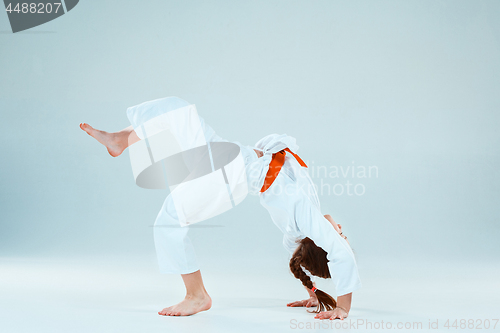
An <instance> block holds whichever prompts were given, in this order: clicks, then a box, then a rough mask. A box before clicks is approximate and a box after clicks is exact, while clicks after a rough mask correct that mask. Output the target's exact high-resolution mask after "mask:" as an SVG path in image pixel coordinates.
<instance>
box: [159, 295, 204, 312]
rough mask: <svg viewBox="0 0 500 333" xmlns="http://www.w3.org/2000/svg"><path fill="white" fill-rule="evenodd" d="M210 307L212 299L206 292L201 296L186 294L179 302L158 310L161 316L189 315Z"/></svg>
mask: <svg viewBox="0 0 500 333" xmlns="http://www.w3.org/2000/svg"><path fill="white" fill-rule="evenodd" d="M211 307H212V299H211V298H210V296H209V295H208V294H205V295H203V296H201V297H194V296H186V298H184V300H183V301H182V302H180V303H179V304H176V305H173V306H169V307H168V308H165V309H163V310H161V311H160V312H158V314H159V315H162V316H190V315H194V314H195V313H198V312H201V311H206V310H208V309H210V308H211Z"/></svg>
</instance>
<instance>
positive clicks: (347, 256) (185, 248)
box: [80, 97, 361, 319]
mask: <svg viewBox="0 0 500 333" xmlns="http://www.w3.org/2000/svg"><path fill="white" fill-rule="evenodd" d="M158 101H160V100H158ZM162 102H166V105H168V107H167V108H166V109H165V110H163V112H169V111H172V110H176V109H179V108H182V107H186V106H188V105H189V103H187V102H186V101H184V100H182V99H180V98H177V97H169V98H167V99H164V100H162ZM135 110H136V109H134V108H129V110H128V111H127V115H128V117H129V120H130V121H131V123H132V126H129V127H127V128H125V129H123V130H122V131H119V132H116V133H107V132H104V131H99V130H96V129H94V128H92V127H91V126H90V125H88V124H85V123H82V124H80V128H81V129H82V130H84V131H85V132H87V133H88V134H89V135H91V136H92V137H94V138H95V139H97V141H99V142H100V143H102V144H103V145H104V146H106V148H107V149H108V152H109V154H110V155H111V156H113V157H116V156H119V155H120V154H121V153H122V152H123V151H124V150H125V149H126V148H127V147H129V146H130V145H132V144H134V143H136V142H139V141H140V140H141V139H143V137H141V136H143V135H142V134H141V133H142V132H141V131H140V128H139V127H140V126H141V125H142V124H143V123H144V119H145V118H144V114H147V113H148V112H145V113H143V114H138V112H137V111H135ZM156 112H157V110H156ZM150 113H151V112H150ZM150 118H151V116H150ZM200 122H201V127H202V129H203V134H204V136H205V139H206V142H209V143H215V142H228V141H226V140H224V139H222V138H220V137H219V136H217V135H216V134H215V132H214V131H213V129H212V128H211V127H210V126H208V125H207V124H205V122H204V121H203V119H202V118H201V117H200ZM235 144H237V145H238V146H239V147H240V151H241V154H242V156H243V157H244V164H245V171H246V175H247V179H248V181H247V182H248V189H249V191H250V193H254V194H256V193H258V194H259V195H260V201H261V204H262V205H263V206H264V207H265V208H266V209H267V210H268V211H269V213H270V215H271V218H272V220H273V222H274V223H275V224H276V225H277V226H278V228H279V229H280V230H281V231H282V232H283V234H284V237H283V245H284V246H285V248H286V249H287V250H288V251H289V253H290V255H291V259H290V264H289V265H290V270H291V271H292V273H293V274H294V276H295V277H296V278H297V279H300V281H301V282H302V284H303V285H304V286H305V288H306V290H307V292H308V293H309V298H308V299H306V300H303V301H296V302H292V303H289V304H288V306H292V307H294V306H305V307H311V306H316V311H315V312H316V313H317V314H316V317H315V318H319V319H336V318H339V319H344V318H346V317H347V316H348V313H349V311H350V308H351V297H352V292H353V291H355V290H357V289H359V288H360V287H361V282H360V280H359V275H358V270H357V266H356V261H355V258H354V254H353V252H352V250H351V248H350V246H349V244H348V242H347V237H345V236H344V235H343V233H342V227H341V226H340V225H339V224H337V223H335V221H334V220H333V219H332V218H331V216H329V215H322V214H321V212H320V207H319V200H318V197H317V193H316V190H315V187H314V185H313V182H312V180H311V178H310V177H309V175H308V172H307V166H306V165H305V163H304V162H303V161H302V160H301V159H300V157H299V156H298V155H297V154H296V151H297V150H298V146H297V145H296V143H295V139H294V138H292V137H290V136H287V135H277V134H272V135H268V136H266V137H265V138H263V139H261V140H260V141H258V142H257V144H256V145H255V147H248V146H243V145H241V144H239V143H237V142H236V143H235ZM165 226H171V228H154V236H155V247H156V252H157V256H158V263H159V267H160V272H161V273H171V274H181V276H182V279H183V281H184V284H185V286H186V297H185V299H184V300H183V301H182V302H180V303H178V304H176V305H173V306H170V307H167V308H165V309H163V310H162V311H160V312H158V314H160V315H168V316H186V315H192V314H195V313H198V312H200V311H205V310H208V309H210V307H211V304H212V300H211V298H210V296H209V295H208V293H207V291H206V290H205V287H204V285H203V280H202V277H201V272H200V269H199V266H198V264H197V261H196V256H195V253H194V249H193V246H192V244H191V241H190V239H189V237H188V236H187V231H188V229H189V228H187V227H185V228H180V227H179V228H176V227H177V226H179V218H178V216H177V213H176V209H175V206H174V204H173V202H172V199H171V195H169V196H168V197H167V198H166V200H165V202H164V204H163V207H162V209H161V210H160V212H159V214H158V217H157V219H156V222H155V227H165ZM313 276H319V277H321V278H330V277H331V278H332V279H333V280H334V282H335V285H336V292H337V295H338V298H337V301H335V300H334V299H333V298H332V297H331V296H330V295H328V294H327V293H325V292H323V291H321V290H319V289H317V288H316V285H315V283H314V281H312V280H311V277H313Z"/></svg>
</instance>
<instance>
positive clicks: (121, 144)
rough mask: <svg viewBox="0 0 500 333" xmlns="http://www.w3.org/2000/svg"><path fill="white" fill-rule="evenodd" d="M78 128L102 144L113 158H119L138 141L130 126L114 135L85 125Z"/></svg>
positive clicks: (82, 124)
mask: <svg viewBox="0 0 500 333" xmlns="http://www.w3.org/2000/svg"><path fill="white" fill-rule="evenodd" d="M80 128H81V129H82V130H84V131H85V132H87V134H88V135H90V136H91V137H93V138H94V139H96V140H97V141H99V142H100V143H101V144H103V145H104V146H105V147H106V148H107V149H108V153H109V154H110V155H111V156H113V157H117V156H119V155H120V154H121V153H123V151H124V150H125V149H126V148H127V147H128V146H130V145H131V144H134V143H136V142H137V141H139V140H140V138H139V137H138V136H137V134H136V133H135V131H134V129H133V127H132V126H129V127H127V128H124V129H122V130H121V131H119V132H114V133H108V132H105V131H100V130H97V129H95V128H93V127H92V126H90V125H89V124H86V123H81V124H80Z"/></svg>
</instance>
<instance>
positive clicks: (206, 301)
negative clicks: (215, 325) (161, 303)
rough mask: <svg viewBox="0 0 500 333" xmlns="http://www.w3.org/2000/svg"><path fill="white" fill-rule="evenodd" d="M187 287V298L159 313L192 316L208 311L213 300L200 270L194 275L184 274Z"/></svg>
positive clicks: (183, 278) (183, 277)
mask: <svg viewBox="0 0 500 333" xmlns="http://www.w3.org/2000/svg"><path fill="white" fill-rule="evenodd" d="M181 276H182V280H184V285H185V286H186V297H185V298H184V300H183V301H182V302H180V303H179V304H176V305H173V306H170V307H168V308H165V309H163V310H161V311H160V312H158V314H159V315H163V316H190V315H193V314H195V313H198V312H201V311H206V310H208V309H210V307H211V306H212V299H211V298H210V296H209V295H208V293H207V291H206V290H205V286H204V285H203V280H202V278H201V272H200V270H197V271H196V272H194V273H190V274H182V275H181Z"/></svg>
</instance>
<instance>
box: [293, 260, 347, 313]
mask: <svg viewBox="0 0 500 333" xmlns="http://www.w3.org/2000/svg"><path fill="white" fill-rule="evenodd" d="M302 260H303V259H302V256H301V255H299V254H298V255H294V256H293V257H292V259H290V270H291V271H292V273H293V275H294V276H295V278H297V279H299V280H300V281H301V282H302V284H303V285H304V286H305V287H306V288H309V289H312V288H313V287H314V286H313V283H312V281H311V278H310V277H309V275H307V274H306V272H304V270H303V269H302V266H301V265H300V263H301V262H302ZM314 293H315V294H316V298H317V299H318V306H317V307H316V310H315V311H312V312H314V313H318V312H321V311H330V310H333V309H335V308H336V307H337V302H335V300H334V299H333V297H332V296H330V295H329V294H327V293H325V292H324V291H322V290H319V289H316V291H315V292H314ZM309 312H311V311H309Z"/></svg>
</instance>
